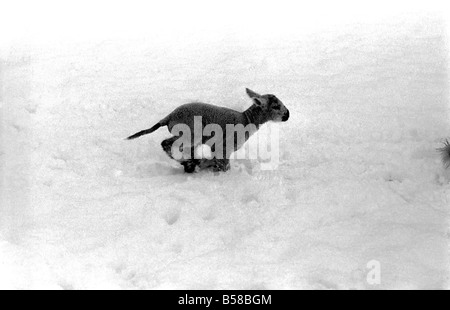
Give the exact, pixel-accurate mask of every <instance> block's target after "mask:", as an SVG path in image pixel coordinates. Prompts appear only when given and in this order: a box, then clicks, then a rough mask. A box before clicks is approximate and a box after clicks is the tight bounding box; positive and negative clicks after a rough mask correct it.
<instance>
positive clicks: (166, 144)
mask: <svg viewBox="0 0 450 310" xmlns="http://www.w3.org/2000/svg"><path fill="white" fill-rule="evenodd" d="M177 139H178V137H171V138H169V139H166V140H163V142H161V146H162V148H163V150H164V152H166V154H167V155H168V156H169V157H170V158H172V159H174V158H173V156H172V144H173V143H174V142H175V141H176V140H177Z"/></svg>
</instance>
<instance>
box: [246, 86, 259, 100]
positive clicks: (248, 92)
mask: <svg viewBox="0 0 450 310" xmlns="http://www.w3.org/2000/svg"><path fill="white" fill-rule="evenodd" d="M245 91H246V92H247V95H248V96H249V97H250V98H252V99H253V98H259V97H261V95H260V94H257V93H255V92H254V91H253V90H251V89H248V88H246V89H245Z"/></svg>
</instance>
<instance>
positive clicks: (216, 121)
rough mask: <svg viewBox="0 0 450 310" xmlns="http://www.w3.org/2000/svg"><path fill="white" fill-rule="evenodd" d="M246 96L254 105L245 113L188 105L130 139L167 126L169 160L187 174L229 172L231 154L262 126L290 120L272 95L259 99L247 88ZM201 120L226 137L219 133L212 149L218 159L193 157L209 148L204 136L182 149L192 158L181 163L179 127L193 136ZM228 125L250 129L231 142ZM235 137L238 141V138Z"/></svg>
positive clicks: (204, 124)
mask: <svg viewBox="0 0 450 310" xmlns="http://www.w3.org/2000/svg"><path fill="white" fill-rule="evenodd" d="M246 92H247V95H248V96H249V97H250V98H251V99H252V100H253V104H252V105H251V106H250V107H249V108H248V109H247V110H246V111H244V112H238V111H235V110H232V109H229V108H225V107H219V106H215V105H211V104H206V103H200V102H194V103H188V104H184V105H181V106H179V107H178V108H176V109H175V110H174V111H173V112H172V113H170V114H169V115H167V116H166V117H165V118H163V119H162V120H160V121H159V122H158V123H156V124H155V125H154V126H153V127H151V128H149V129H145V130H142V131H139V132H137V133H135V134H133V135H131V136H129V137H128V138H127V139H128V140H132V139H135V138H138V137H140V136H142V135H146V134H150V133H152V132H154V131H155V130H157V129H159V128H160V127H163V126H167V127H168V129H169V131H170V132H171V133H172V134H173V136H172V137H171V138H168V139H166V140H164V141H162V143H161V146H162V148H163V150H164V151H165V152H166V153H167V154H168V155H169V157H171V158H173V159H176V160H178V161H179V162H180V164H181V165H182V166H184V171H185V172H187V173H192V172H194V171H195V170H196V167H199V168H200V169H203V168H207V167H213V169H214V171H227V170H228V169H229V167H230V165H229V158H230V155H231V153H232V152H234V151H237V150H238V149H239V148H240V147H241V146H242V145H243V144H244V143H245V142H246V141H247V140H248V139H249V138H250V136H251V135H252V134H254V133H255V132H256V131H257V130H258V129H259V127H260V126H261V125H262V124H264V123H266V122H268V121H274V122H286V121H287V120H288V119H289V110H288V109H287V108H286V107H285V106H284V104H283V103H282V102H281V101H280V100H279V99H278V98H277V97H276V96H274V95H271V94H267V95H259V94H257V93H256V92H254V91H252V90H250V89H248V88H246ZM199 118H200V119H201V127H202V128H201V129H202V130H203V129H205V127H207V126H208V125H216V126H218V127H219V128H218V129H221V130H219V131H220V132H221V133H222V134H223V136H220V134H219V137H216V135H218V133H217V132H218V131H215V136H214V138H220V142H219V143H217V144H215V145H213V147H212V148H211V149H212V151H213V152H214V154H215V155H214V157H213V158H212V159H204V158H203V159H197V158H194V157H195V156H192V155H195V154H194V153H195V148H196V146H198V145H200V144H208V142H207V141H211V139H212V138H211V137H210V136H207V135H202V137H201V138H200V140H201V141H196V140H194V139H193V138H192V139H191V145H189V146H188V147H187V148H188V150H187V152H185V151H186V150H183V146H181V147H180V149H179V150H180V151H183V152H185V153H188V154H189V155H190V156H188V157H187V158H181V159H180V158H178V157H177V158H175V156H174V150H178V147H179V146H178V144H175V142H176V141H177V140H178V139H180V136H179V135H178V134H177V132H176V130H175V129H176V128H177V126H178V125H185V126H188V129H190V132H194V131H195V124H196V123H195V121H196V120H198V119H199ZM227 125H234V126H239V125H242V127H245V128H246V129H248V128H250V129H248V130H246V131H245V134H244V136H243V138H242V139H240V140H239V139H238V141H236V140H235V139H233V140H232V141H230V139H229V137H227V136H226V132H227ZM233 137H235V135H234V134H233ZM208 145H209V144H208ZM216 149H217V150H216Z"/></svg>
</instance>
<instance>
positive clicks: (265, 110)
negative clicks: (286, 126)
mask: <svg viewBox="0 0 450 310" xmlns="http://www.w3.org/2000/svg"><path fill="white" fill-rule="evenodd" d="M246 91H247V95H248V96H249V97H250V98H252V100H253V102H254V103H255V104H256V105H257V106H259V107H260V108H261V110H262V111H261V113H262V114H263V117H264V119H265V120H267V121H274V122H285V121H287V120H288V119H289V110H288V109H287V108H286V107H285V106H284V104H283V103H282V102H281V100H280V99H278V98H277V97H275V96H274V95H270V94H268V95H260V94H257V93H255V92H254V91H252V90H250V89H248V88H246Z"/></svg>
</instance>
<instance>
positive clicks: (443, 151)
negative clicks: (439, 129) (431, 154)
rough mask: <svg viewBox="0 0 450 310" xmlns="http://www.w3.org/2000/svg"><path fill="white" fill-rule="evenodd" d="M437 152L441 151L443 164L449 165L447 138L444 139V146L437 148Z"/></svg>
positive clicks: (448, 143) (449, 149) (449, 152)
mask: <svg viewBox="0 0 450 310" xmlns="http://www.w3.org/2000/svg"><path fill="white" fill-rule="evenodd" d="M437 150H438V151H439V152H441V156H442V163H443V164H444V166H445V168H449V167H450V142H449V141H448V140H445V142H444V146H443V147H440V148H438V149H437Z"/></svg>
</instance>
